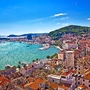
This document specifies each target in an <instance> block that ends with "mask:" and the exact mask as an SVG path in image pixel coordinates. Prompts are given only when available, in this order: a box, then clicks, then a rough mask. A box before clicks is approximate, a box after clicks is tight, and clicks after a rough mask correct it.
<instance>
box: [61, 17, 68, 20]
mask: <svg viewBox="0 0 90 90" xmlns="http://www.w3.org/2000/svg"><path fill="white" fill-rule="evenodd" d="M68 18H69V17H62V18H61V20H66V19H68Z"/></svg>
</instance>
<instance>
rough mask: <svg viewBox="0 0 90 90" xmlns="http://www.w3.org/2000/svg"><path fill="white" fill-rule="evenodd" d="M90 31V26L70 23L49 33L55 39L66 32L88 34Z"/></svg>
mask: <svg viewBox="0 0 90 90" xmlns="http://www.w3.org/2000/svg"><path fill="white" fill-rule="evenodd" d="M88 32H90V27H85V26H77V25H70V26H66V27H63V28H60V29H57V30H54V31H51V32H50V33H49V34H48V35H49V36H51V37H52V38H53V39H59V38H60V37H61V36H62V35H63V34H64V33H66V34H68V33H73V34H76V35H81V34H86V33H88Z"/></svg>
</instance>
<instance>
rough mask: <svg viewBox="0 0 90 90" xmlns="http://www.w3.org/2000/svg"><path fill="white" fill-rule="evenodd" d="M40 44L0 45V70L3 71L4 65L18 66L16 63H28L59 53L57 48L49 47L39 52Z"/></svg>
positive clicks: (14, 43) (11, 43) (15, 43)
mask: <svg viewBox="0 0 90 90" xmlns="http://www.w3.org/2000/svg"><path fill="white" fill-rule="evenodd" d="M40 47H42V45H40V44H27V43H19V42H5V43H0V70H2V69H5V65H6V64H10V65H12V66H14V65H18V62H19V61H21V62H27V63H30V62H32V60H35V59H36V58H39V59H41V60H43V59H45V58H46V56H47V55H53V54H54V53H57V52H59V50H58V49H57V48H55V47H54V46H51V47H50V48H49V49H47V50H39V48H40Z"/></svg>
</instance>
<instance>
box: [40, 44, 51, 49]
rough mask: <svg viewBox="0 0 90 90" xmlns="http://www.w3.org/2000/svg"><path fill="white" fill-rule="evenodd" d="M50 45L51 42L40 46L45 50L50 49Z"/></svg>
mask: <svg viewBox="0 0 90 90" xmlns="http://www.w3.org/2000/svg"><path fill="white" fill-rule="evenodd" d="M49 47H50V45H49V44H43V47H41V48H39V49H40V50H45V49H48V48H49Z"/></svg>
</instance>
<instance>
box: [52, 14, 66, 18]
mask: <svg viewBox="0 0 90 90" xmlns="http://www.w3.org/2000/svg"><path fill="white" fill-rule="evenodd" d="M66 14H67V13H58V14H54V15H53V16H51V17H58V16H64V15H66Z"/></svg>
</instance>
